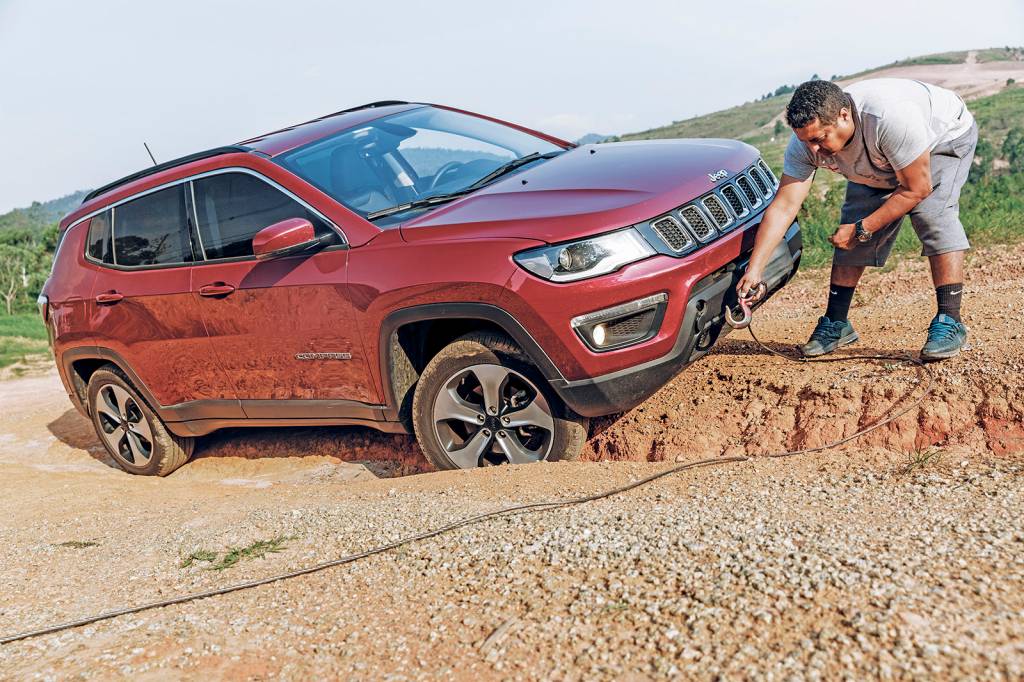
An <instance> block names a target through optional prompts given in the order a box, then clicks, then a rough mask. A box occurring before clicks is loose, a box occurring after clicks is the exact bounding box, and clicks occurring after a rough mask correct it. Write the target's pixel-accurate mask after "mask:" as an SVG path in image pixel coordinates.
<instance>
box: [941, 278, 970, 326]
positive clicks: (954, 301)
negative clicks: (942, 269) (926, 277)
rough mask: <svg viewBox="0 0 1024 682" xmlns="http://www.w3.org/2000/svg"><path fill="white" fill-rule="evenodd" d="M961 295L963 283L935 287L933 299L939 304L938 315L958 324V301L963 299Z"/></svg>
mask: <svg viewBox="0 0 1024 682" xmlns="http://www.w3.org/2000/svg"><path fill="white" fill-rule="evenodd" d="M963 293H964V284H963V282H960V283H959V284H943V285H942V286H941V287H935V299H936V300H937V301H938V303H939V314H941V315H949V316H950V317H952V318H953V319H954V320H956V321H957V322H960V321H961V320H960V299H961V298H962V297H963Z"/></svg>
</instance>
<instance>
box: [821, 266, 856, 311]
mask: <svg viewBox="0 0 1024 682" xmlns="http://www.w3.org/2000/svg"><path fill="white" fill-rule="evenodd" d="M865 267H866V266H864V265H840V264H839V263H837V262H835V261H834V260H833V261H832V279H831V281H830V282H829V284H830V286H829V288H828V306H827V307H826V308H825V317H827V318H829V319H830V320H832V321H833V322H840V321H844V320H847V319H849V315H850V303H851V302H852V301H853V292H854V290H855V289H856V288H857V282H859V281H860V277H861V275H863V274H864V268H865Z"/></svg>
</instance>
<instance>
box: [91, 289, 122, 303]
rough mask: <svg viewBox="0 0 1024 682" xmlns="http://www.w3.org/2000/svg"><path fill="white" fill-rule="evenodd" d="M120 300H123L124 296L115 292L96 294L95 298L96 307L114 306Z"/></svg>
mask: <svg viewBox="0 0 1024 682" xmlns="http://www.w3.org/2000/svg"><path fill="white" fill-rule="evenodd" d="M122 298H124V294H119V293H117V292H116V291H108V292H107V293H105V294H98V295H97V296H96V303H97V304H98V305H114V304H115V303H117V302H118V301H120V300H121V299H122Z"/></svg>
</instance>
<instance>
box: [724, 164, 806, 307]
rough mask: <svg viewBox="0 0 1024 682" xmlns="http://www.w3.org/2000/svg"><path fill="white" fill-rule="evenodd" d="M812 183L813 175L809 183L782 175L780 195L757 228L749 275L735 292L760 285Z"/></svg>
mask: <svg viewBox="0 0 1024 682" xmlns="http://www.w3.org/2000/svg"><path fill="white" fill-rule="evenodd" d="M813 182H814V176H813V175H812V176H810V177H808V178H807V179H806V180H798V179H797V178H794V177H792V176H790V175H786V174H785V173H783V175H782V180H780V181H779V191H778V193H777V194H776V195H775V198H774V199H773V200H772V203H771V204H769V206H768V208H767V209H765V212H764V215H763V216H761V225H760V227H758V228H757V238H756V239H755V240H754V251H753V253H751V254H750V264H749V265H748V266H747V272H746V273H745V274H744V275H743V278H742V279H740V281H739V284H737V285H736V291H738V292H739V293H740V294H741V295H742V294H744V293H746V292H747V291H749V290H750V289H753V288H754V287H755V286H757V284H758V283H759V282H761V279H762V277H763V275H764V267H765V266H766V265H767V264H768V259H769V258H770V257H771V255H772V252H773V251H775V247H776V246H778V245H779V242H781V241H782V238H783V237H785V236H786V230H788V229H789V226H790V225H792V224H793V220H794V219H795V218H796V214H797V211H799V210H800V207H801V206H803V203H804V199H806V198H807V195H808V194H809V193H810V191H811V183H813Z"/></svg>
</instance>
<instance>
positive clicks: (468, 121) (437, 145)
mask: <svg viewBox="0 0 1024 682" xmlns="http://www.w3.org/2000/svg"><path fill="white" fill-rule="evenodd" d="M561 150H562V148H561V147H559V146H557V145H555V144H552V143H551V142H548V141H546V140H544V139H541V138H539V137H535V136H534V135H530V134H529V133H524V132H522V131H520V130H516V129H515V128H510V127H509V126H505V125H502V124H500V123H495V122H493V121H488V120H485V119H482V118H477V117H476V116H469V115H466V114H460V113H456V112H454V111H447V110H445V109H435V108H434V107H423V108H421V109H415V110H413V111H406V112H403V113H400V114H394V115H392V116H386V117H384V118H379V119H377V120H375V121H371V122H370V123H368V124H366V125H363V126H359V127H358V128H354V129H350V130H345V131H343V132H341V133H338V134H336V135H333V136H331V137H328V138H325V139H323V140H318V141H317V142H314V143H312V144H309V145H306V146H304V147H300V148H299V149H296V150H294V151H292V152H288V153H287V154H283V155H282V156H281V157H279V159H278V160H279V161H280V163H281V165H283V166H284V167H286V168H288V169H289V170H290V171H292V172H293V173H295V174H296V175H298V176H300V177H301V178H303V179H304V180H306V181H307V182H309V183H311V184H313V185H315V186H316V187H318V188H319V189H321V190H323V191H324V192H326V193H327V194H329V195H330V196H332V197H333V198H334V199H336V200H338V201H339V202H340V203H342V204H344V205H345V206H347V207H348V208H350V209H352V210H353V211H355V212H356V213H359V214H360V215H362V216H363V217H367V216H370V214H373V213H375V212H381V211H384V209H388V208H391V207H395V206H400V205H402V204H409V203H413V202H418V201H420V200H423V199H426V198H428V197H435V196H440V195H450V194H458V193H459V192H461V191H463V190H466V189H468V188H470V186H471V185H473V184H474V183H476V182H477V181H479V180H481V179H482V178H485V177H486V176H488V175H490V174H492V173H494V172H495V170H496V169H498V168H499V167H502V166H506V165H507V164H509V163H510V162H513V161H516V160H517V159H521V158H523V157H525V156H529V155H540V156H538V157H537V159H536V160H537V161H540V160H541V158H543V156H544V155H547V154H550V153H552V152H558V151H561ZM499 177H500V176H499ZM425 208H426V207H425V206H415V207H412V208H410V209H409V210H425ZM407 213H408V211H402V212H401V213H395V214H391V215H389V216H387V217H382V218H380V219H379V221H378V222H377V223H376V224H378V225H384V224H389V223H390V224H393V223H395V222H398V221H399V220H402V219H404V218H405V217H407V216H406V215H404V214H407ZM371 219H373V218H372V217H371Z"/></svg>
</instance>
